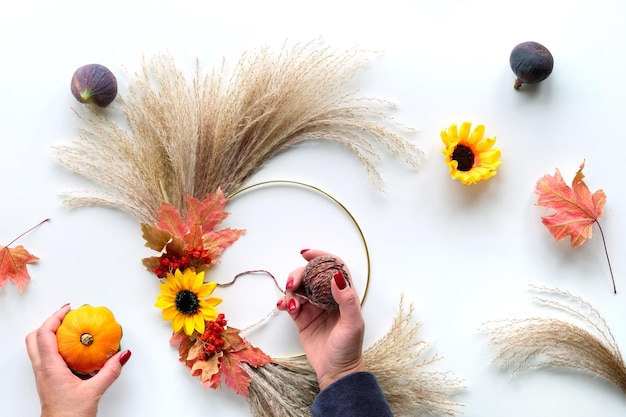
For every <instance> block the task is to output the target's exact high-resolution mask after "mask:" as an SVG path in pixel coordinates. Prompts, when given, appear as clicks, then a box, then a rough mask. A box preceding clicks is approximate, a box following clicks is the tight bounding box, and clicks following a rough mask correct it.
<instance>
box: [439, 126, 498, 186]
mask: <svg viewBox="0 0 626 417" xmlns="http://www.w3.org/2000/svg"><path fill="white" fill-rule="evenodd" d="M471 127H472V124H471V123H470V122H464V123H463V124H462V125H461V129H460V130H458V129H457V127H456V124H453V125H452V126H450V127H449V128H448V130H442V131H441V140H442V141H443V143H444V145H446V148H445V149H444V150H443V151H442V152H443V154H444V155H445V162H446V164H448V166H449V167H450V175H451V176H452V179H456V180H459V181H461V182H462V183H463V184H465V185H469V184H474V183H476V182H478V181H480V180H486V179H489V178H491V177H493V176H494V175H496V169H497V168H498V167H499V166H500V165H501V164H502V161H500V149H495V148H494V149H492V148H491V147H492V146H493V144H494V143H496V138H495V137H494V138H483V135H484V134H485V126H483V125H478V126H476V128H475V129H474V130H473V131H472V132H471V133H470V129H471Z"/></svg>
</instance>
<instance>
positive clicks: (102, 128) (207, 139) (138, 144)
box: [55, 42, 462, 416]
mask: <svg viewBox="0 0 626 417" xmlns="http://www.w3.org/2000/svg"><path fill="white" fill-rule="evenodd" d="M370 60H371V54H369V53H368V52H367V51H362V50H358V49H350V50H347V51H336V50H333V49H331V48H328V47H320V46H318V45H316V42H311V43H306V44H296V45H293V46H289V45H287V44H285V45H284V46H283V48H282V49H281V50H280V51H273V50H271V49H270V48H260V49H259V50H255V51H251V52H249V53H246V54H244V55H243V56H242V58H241V59H240V60H239V61H238V62H237V63H236V64H235V66H234V67H233V68H232V69H229V68H227V65H226V64H223V65H222V66H220V67H219V68H217V69H214V70H213V71H211V72H209V73H208V74H206V75H203V71H201V69H200V64H199V62H196V67H195V72H194V75H193V76H192V79H191V80H189V79H188V77H187V76H186V75H185V73H183V71H181V70H179V69H178V68H177V67H176V65H175V64H174V60H173V58H172V57H171V56H169V55H164V54H158V55H156V56H154V57H152V58H151V59H144V61H143V68H142V69H141V71H139V72H137V73H136V74H134V76H132V77H131V79H130V81H129V83H128V91H127V94H126V96H124V97H121V96H118V97H117V99H116V100H115V102H114V103H113V104H112V105H111V106H109V107H107V108H99V107H96V106H92V105H88V106H83V107H82V108H81V109H80V110H76V111H75V115H76V116H77V117H78V119H79V121H80V122H81V124H82V126H81V127H80V137H79V138H78V139H77V140H74V141H73V142H72V143H71V144H70V145H61V146H57V147H55V149H56V151H57V154H56V157H57V160H58V161H59V162H60V163H61V164H62V165H63V166H65V167H66V168H68V169H69V170H70V171H73V172H75V173H77V174H79V175H83V176H85V177H87V178H89V179H91V180H93V181H94V182H96V183H98V184H100V185H101V186H102V188H100V189H98V190H71V191H68V192H66V198H65V200H64V202H65V204H66V205H68V206H69V207H79V206H92V205H102V206H109V207H114V208H117V209H120V210H122V211H125V212H127V213H129V214H131V215H132V216H134V217H135V218H137V219H138V220H139V221H140V223H141V230H142V232H143V238H144V239H145V241H146V246H147V247H148V248H150V249H152V250H154V251H156V252H157V253H158V255H155V256H151V257H147V258H144V259H143V264H144V266H145V267H146V268H147V270H148V271H150V272H151V273H152V274H154V275H155V276H156V277H157V278H158V279H159V280H160V282H161V284H160V288H161V293H160V295H159V296H158V299H157V302H156V306H157V307H158V308H160V309H162V315H163V319H165V320H171V323H172V328H173V334H172V337H171V339H170V343H171V344H173V345H175V346H177V347H178V352H179V359H180V361H181V362H183V363H184V364H185V365H186V366H187V367H189V368H190V370H191V373H192V375H194V376H198V377H199V378H200V380H201V381H202V383H203V384H204V385H205V387H209V388H213V389H216V388H218V387H220V386H222V384H223V385H225V386H226V387H227V388H230V389H232V390H233V391H235V392H236V393H237V394H240V395H242V396H244V397H246V399H247V401H248V403H249V404H250V409H251V411H252V414H253V415H255V416H293V415H308V414H309V413H310V411H309V408H310V405H311V404H312V402H313V399H314V398H315V395H317V392H319V387H318V386H317V380H316V377H315V373H314V371H313V370H312V368H311V367H310V364H309V363H308V361H307V360H306V357H304V356H296V357H289V358H272V357H270V356H269V355H267V354H265V353H264V352H263V351H262V350H261V349H260V348H258V347H255V346H252V345H251V344H250V343H249V342H248V341H246V340H245V339H244V338H243V337H242V336H241V334H240V333H241V331H240V330H239V329H237V328H234V327H231V326H229V325H228V322H227V318H226V316H225V315H224V313H222V312H220V311H219V309H218V306H219V304H220V302H221V299H220V298H219V297H217V295H218V294H216V291H217V290H218V288H219V286H218V284H217V283H216V282H215V281H214V280H212V279H210V278H209V275H210V273H211V266H212V265H214V264H216V263H217V262H219V259H220V255H221V254H222V253H223V251H224V250H225V249H226V248H228V247H229V246H231V245H232V244H233V243H234V242H235V241H237V239H238V238H239V237H240V236H241V235H242V234H243V233H244V230H239V229H230V228H225V229H220V230H218V229H217V227H218V226H219V225H220V223H221V222H222V221H223V220H224V219H225V218H226V217H227V216H228V214H229V213H227V212H226V211H225V208H226V206H227V204H228V201H229V198H232V196H234V195H236V194H237V193H239V192H241V191H243V190H245V189H246V183H247V181H248V180H249V179H250V178H251V177H252V175H253V174H255V173H256V172H258V171H259V170H260V169H261V168H262V167H263V165H264V164H265V163H266V162H267V161H268V160H270V159H271V158H272V157H274V156H275V155H277V154H278V153H280V152H283V151H284V150H286V149H288V148H290V147H292V146H294V145H296V144H298V143H301V142H303V141H305V140H328V141H332V142H337V143H339V144H341V145H343V146H344V147H346V148H347V149H348V150H350V151H351V152H352V153H354V154H355V156H356V157H357V158H358V159H359V160H360V161H361V162H362V164H363V166H364V169H365V171H366V173H367V175H368V177H369V178H370V179H371V180H372V182H373V184H374V185H375V186H376V187H377V188H378V189H379V190H382V188H383V187H382V177H381V175H380V173H379V171H378V169H377V167H376V163H375V162H376V160H377V159H378V152H377V150H376V146H378V147H381V148H382V149H384V150H385V151H387V152H390V153H391V154H393V155H395V156H397V157H398V158H399V159H401V160H403V161H404V162H406V163H407V164H408V165H409V166H411V167H413V168H416V167H417V166H418V162H419V160H420V159H421V157H422V152H421V151H420V150H419V149H418V148H417V147H415V146H414V145H413V144H411V143H410V142H409V141H407V140H406V139H405V137H404V135H403V133H404V132H407V131H410V130H411V129H410V128H408V127H407V126H404V125H402V124H400V123H398V122H396V121H395V120H394V119H393V118H392V117H391V116H390V115H389V114H388V113H387V109H388V108H389V107H390V103H387V102H385V101H383V100H380V99H376V98H368V97H362V96H360V95H358V94H357V93H356V92H355V91H351V90H349V88H348V87H349V82H350V81H352V79H353V78H354V76H355V75H356V73H357V72H358V70H359V69H360V68H361V67H363V66H364V65H365V64H366V63H368V62H369V61H370ZM120 118H121V119H122V120H123V121H124V122H123V123H121V122H119V121H118V120H119V119H120ZM309 187H311V188H314V189H316V190H318V191H321V190H319V189H317V188H315V187H312V186H309ZM322 193H323V194H324V195H326V196H327V197H330V196H329V195H328V194H326V193H325V192H322ZM330 198H332V197H330ZM332 199H333V200H334V201H335V202H336V203H338V204H340V205H341V203H339V202H338V201H337V200H336V199H334V198H332ZM341 206H342V208H343V209H344V211H346V213H348V214H349V212H348V211H347V209H345V207H343V205H341ZM350 216H351V215H350ZM352 220H353V221H354V223H355V225H356V226H357V227H358V224H357V223H356V221H355V220H354V218H352ZM359 231H360V228H359ZM363 241H364V242H365V240H363ZM366 250H367V246H366ZM330 267H332V268H341V265H335V264H333V265H331V266H330ZM207 279H209V280H208V281H207ZM235 279H236V277H235ZM233 282H234V279H233ZM368 282H369V253H368ZM412 312H413V308H412V306H409V308H408V309H406V308H405V307H404V305H403V303H402V301H401V302H400V308H399V313H398V315H397V316H396V318H395V319H394V321H393V323H392V326H391V328H390V329H389V331H388V332H387V333H386V334H385V335H384V336H383V337H382V338H381V339H380V340H379V341H378V342H376V343H374V344H373V345H372V346H370V347H368V348H367V349H366V350H365V351H364V359H365V362H366V364H367V366H368V369H369V370H370V371H371V372H372V373H374V374H375V375H376V377H377V378H378V380H379V383H380V385H381V388H382V389H383V392H384V393H385V394H386V396H387V398H388V401H389V404H390V406H391V408H392V411H394V413H397V415H404V414H406V413H408V414H407V415H416V414H445V415H454V414H456V412H457V409H458V407H459V406H460V404H459V403H457V402H455V401H453V400H452V396H453V395H455V393H456V391H457V390H458V389H459V388H460V387H461V386H462V381H460V380H459V379H457V378H455V377H453V376H452V375H450V374H448V373H442V372H439V371H431V370H429V369H428V365H429V364H431V363H432V362H433V361H435V360H436V359H437V358H424V356H425V354H426V353H425V352H426V349H427V348H428V346H429V344H428V343H426V342H424V341H421V340H418V339H417V337H416V334H417V331H418V330H419V327H420V325H421V324H420V323H419V322H418V321H414V320H413V318H412ZM407 410H408V411H407Z"/></svg>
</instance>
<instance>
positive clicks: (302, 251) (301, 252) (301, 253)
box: [300, 249, 311, 255]
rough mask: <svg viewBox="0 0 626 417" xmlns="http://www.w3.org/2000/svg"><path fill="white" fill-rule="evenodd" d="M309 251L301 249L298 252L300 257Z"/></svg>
mask: <svg viewBox="0 0 626 417" xmlns="http://www.w3.org/2000/svg"><path fill="white" fill-rule="evenodd" d="M310 250H311V249H302V250H301V251H300V255H304V253H305V252H308V251H310Z"/></svg>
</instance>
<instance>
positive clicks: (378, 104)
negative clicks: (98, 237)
mask: <svg viewBox="0 0 626 417" xmlns="http://www.w3.org/2000/svg"><path fill="white" fill-rule="evenodd" d="M371 55H372V54H368V53H366V52H365V51H362V50H359V49H351V50H347V51H336V50H334V49H332V48H329V47H321V48H320V47H316V45H315V43H314V42H311V43H305V44H296V45H295V46H289V45H287V44H285V45H284V46H283V48H282V49H281V50H279V51H274V50H272V49H270V48H267V47H266V48H261V49H259V50H258V51H251V52H249V53H246V54H244V55H243V56H242V57H241V58H240V60H239V61H238V62H237V63H236V65H235V66H234V68H232V70H229V69H228V65H227V63H226V61H224V62H223V64H222V66H221V67H218V68H215V69H214V70H213V71H211V72H209V73H208V74H206V75H204V74H202V71H201V69H200V64H199V63H198V62H196V66H195V73H194V75H193V77H191V79H189V78H188V77H186V76H185V74H184V72H183V71H181V70H180V69H178V68H177V66H176V64H175V62H174V59H173V58H172V57H171V56H169V55H167V54H158V55H156V56H154V57H152V58H145V59H144V60H143V65H142V69H141V71H140V72H138V73H136V74H134V76H132V77H131V80H130V83H129V86H128V95H127V96H126V97H122V95H121V94H120V96H119V98H118V102H119V103H120V104H119V108H120V109H121V112H122V114H123V118H124V120H123V122H117V121H116V120H115V118H113V117H110V114H108V113H107V112H108V111H115V108H113V109H107V110H106V111H104V112H103V111H102V109H99V108H95V107H94V106H82V107H81V109H80V110H76V115H77V116H78V118H79V119H80V120H81V121H82V123H83V127H82V128H81V130H80V138H79V139H77V140H76V141H74V142H73V143H71V144H70V145H63V146H57V147H56V148H55V149H56V151H57V154H56V156H57V159H58V161H59V162H60V163H61V164H62V165H63V166H65V167H66V168H68V169H69V170H71V171H73V172H76V173H78V174H80V175H83V176H85V177H87V178H90V179H91V180H93V181H95V182H96V183H99V184H101V185H103V186H104V189H98V190H86V191H80V190H74V191H69V192H68V193H67V198H66V200H65V203H66V204H67V205H69V206H70V207H75V206H85V205H105V206H113V207H116V208H119V209H121V210H123V211H126V212H129V213H130V214H132V215H133V216H135V217H137V218H138V219H139V220H141V221H143V222H153V221H154V220H155V219H156V213H157V211H158V209H159V207H160V204H161V202H162V201H165V202H168V203H170V204H172V205H173V206H174V207H175V208H177V209H178V210H179V211H181V212H185V211H186V204H187V203H186V202H187V197H188V196H193V197H195V198H197V199H199V200H203V199H204V198H205V197H206V196H207V195H209V194H211V193H213V192H215V190H216V189H217V188H218V187H221V189H222V191H223V192H224V194H226V195H230V194H231V193H233V192H235V191H237V190H238V189H239V188H240V187H241V186H242V185H243V184H244V183H245V181H246V180H247V179H249V178H250V176H251V175H253V174H254V173H256V172H257V171H258V170H259V169H260V168H261V167H262V166H263V165H264V164H265V163H266V162H267V161H268V160H269V159H270V158H272V157H273V156H275V155H277V154H278V153H280V152H282V151H284V150H286V149H287V148H289V147H291V146H293V145H296V144H298V143H300V142H303V141H305V140H319V139H324V140H329V141H334V142H338V143H340V144H342V145H344V146H345V147H346V148H348V149H349V150H350V151H352V152H353V153H354V154H355V155H356V156H357V157H358V158H359V159H360V161H361V162H362V163H363V166H364V168H365V171H366V172H367V174H368V176H369V177H370V178H371V180H372V181H373V182H374V184H375V185H376V186H377V187H378V188H379V189H382V179H381V175H380V172H379V170H378V168H377V167H376V160H377V159H378V158H379V154H378V153H377V149H376V147H375V146H374V145H375V144H378V145H381V146H382V148H383V149H385V150H386V151H388V152H390V153H391V154H393V155H395V156H397V157H398V158H400V159H402V160H404V161H405V162H406V163H407V164H409V165H410V166H412V167H417V165H418V162H419V160H420V158H421V156H422V152H421V151H420V150H419V149H418V148H417V147H415V146H414V145H413V144H411V143H410V142H409V141H407V140H406V138H405V137H404V136H403V135H402V134H401V133H406V131H408V130H410V129H409V128H407V127H406V126H403V125H402V124H400V123H398V122H396V121H395V120H394V119H393V118H392V117H391V116H390V115H389V114H388V110H389V108H390V105H391V104H390V103H388V102H385V101H382V100H379V99H376V98H368V97H363V96H361V95H359V94H358V91H357V90H354V89H352V88H351V86H350V82H351V81H352V80H353V79H354V78H355V76H356V74H357V72H358V71H359V70H360V69H361V68H362V67H363V66H364V65H365V64H366V63H368V62H369V61H370V60H371ZM110 107H111V106H110Z"/></svg>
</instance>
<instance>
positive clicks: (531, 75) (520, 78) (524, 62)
mask: <svg viewBox="0 0 626 417" xmlns="http://www.w3.org/2000/svg"><path fill="white" fill-rule="evenodd" d="M509 63H510V64H511V69H512V70H513V72H514V73H515V75H516V76H517V79H516V80H515V84H514V85H513V88H515V89H516V90H517V89H518V88H520V87H521V86H522V84H537V83H539V82H541V81H543V80H545V79H546V78H548V76H549V75H550V74H551V73H552V67H554V58H552V54H551V53H550V51H549V50H548V48H546V47H545V46H543V45H541V44H540V43H537V42H532V41H531V42H522V43H520V44H519V45H517V46H516V47H515V48H513V50H512V51H511V57H510V58H509Z"/></svg>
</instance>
